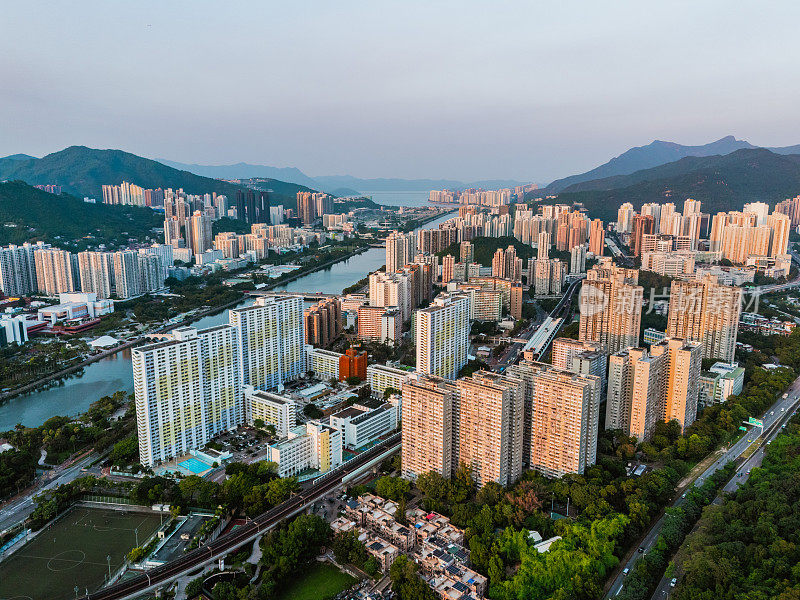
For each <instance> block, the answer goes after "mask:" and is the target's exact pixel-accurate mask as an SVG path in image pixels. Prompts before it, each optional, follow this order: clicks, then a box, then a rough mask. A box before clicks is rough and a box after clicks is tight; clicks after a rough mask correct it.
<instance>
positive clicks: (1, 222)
mask: <svg viewBox="0 0 800 600" xmlns="http://www.w3.org/2000/svg"><path fill="white" fill-rule="evenodd" d="M162 224H163V216H159V215H158V213H155V212H153V211H152V210H150V209H149V208H142V207H139V206H107V205H105V204H89V203H87V202H84V201H83V200H79V199H77V198H74V197H72V196H69V195H67V194H62V195H61V196H54V195H53V194H49V193H47V192H44V191H42V190H37V189H36V188H34V187H31V186H29V185H28V184H26V183H24V182H22V181H9V182H5V183H0V245H5V244H9V243H16V244H20V243H22V242H25V241H35V240H42V241H45V242H51V243H53V244H55V245H61V244H63V243H64V242H71V241H73V240H80V242H79V246H80V245H81V244H84V245H85V243H86V241H84V240H82V238H85V237H86V236H87V235H91V236H92V237H93V239H92V240H91V241H92V242H93V243H94V244H99V243H101V242H102V243H106V244H113V245H116V244H127V242H128V239H129V238H134V239H137V240H143V239H144V238H145V237H146V236H148V235H150V236H153V237H156V236H155V234H153V232H152V229H153V228H158V229H160V228H161V227H162ZM87 241H88V240H87Z"/></svg>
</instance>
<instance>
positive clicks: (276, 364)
mask: <svg viewBox="0 0 800 600" xmlns="http://www.w3.org/2000/svg"><path fill="white" fill-rule="evenodd" d="M229 319H230V324H231V325H232V326H233V327H234V328H235V329H236V331H237V335H238V339H239V344H238V353H239V356H238V358H239V369H240V379H241V382H242V385H252V386H253V387H254V388H256V389H260V390H269V389H272V388H278V389H279V390H280V389H281V388H282V387H283V383H284V382H286V381H291V380H294V379H297V378H298V377H301V376H302V375H303V374H304V373H305V371H306V353H305V340H304V335H303V299H302V298H300V297H297V296H264V297H261V298H257V299H256V301H255V304H253V305H252V306H248V307H245V308H234V309H231V311H230V313H229Z"/></svg>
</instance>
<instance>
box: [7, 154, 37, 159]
mask: <svg viewBox="0 0 800 600" xmlns="http://www.w3.org/2000/svg"><path fill="white" fill-rule="evenodd" d="M32 158H36V157H35V156H31V155H30V154H11V155H10V156H4V157H2V158H0V160H30V159H32Z"/></svg>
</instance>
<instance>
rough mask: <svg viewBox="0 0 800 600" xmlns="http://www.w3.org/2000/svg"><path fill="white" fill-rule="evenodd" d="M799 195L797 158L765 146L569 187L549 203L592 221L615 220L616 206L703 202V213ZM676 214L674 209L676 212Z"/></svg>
mask: <svg viewBox="0 0 800 600" xmlns="http://www.w3.org/2000/svg"><path fill="white" fill-rule="evenodd" d="M798 193H800V155H797V154H779V153H776V152H772V151H770V150H767V149H766V148H754V149H741V150H736V151H735V152H732V153H730V154H726V155H724V156H706V157H697V156H688V157H685V158H682V159H680V160H677V161H674V162H671V163H667V164H665V165H660V166H658V167H654V168H652V169H645V170H641V171H637V172H635V173H632V174H630V175H620V176H615V177H608V178H604V179H599V180H595V181H588V182H582V183H575V184H573V185H572V186H570V187H568V188H567V189H565V190H564V191H563V192H561V193H559V194H558V198H557V199H555V200H553V201H552V202H558V203H565V204H569V203H572V202H581V203H583V205H584V206H585V207H586V208H587V210H588V212H589V214H590V215H591V216H592V217H598V218H601V219H603V220H604V221H612V220H615V219H616V213H617V208H619V206H620V205H621V204H623V203H624V202H630V203H631V204H633V205H634V208H636V209H637V210H638V209H639V208H640V207H641V205H642V204H643V203H645V202H675V204H676V208H677V207H678V206H680V207H682V204H683V201H684V200H685V199H686V198H694V199H695V200H700V201H702V203H703V212H705V213H711V214H713V213H716V212H719V211H728V210H740V209H741V208H742V206H743V205H744V204H745V203H746V202H752V201H756V200H761V201H764V202H768V203H771V204H774V203H775V202H777V201H780V200H783V199H785V198H791V197H794V196H796V195H797V194H798ZM679 210H680V209H679Z"/></svg>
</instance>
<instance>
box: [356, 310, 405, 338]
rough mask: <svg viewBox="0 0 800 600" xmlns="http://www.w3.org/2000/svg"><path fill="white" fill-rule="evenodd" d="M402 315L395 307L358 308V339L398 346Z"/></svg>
mask: <svg viewBox="0 0 800 600" xmlns="http://www.w3.org/2000/svg"><path fill="white" fill-rule="evenodd" d="M402 326H403V315H402V313H401V312H400V309H399V308H398V307H397V306H367V305H363V306H360V307H358V339H360V340H369V341H374V342H380V343H382V344H399V343H400V337H401V331H402Z"/></svg>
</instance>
